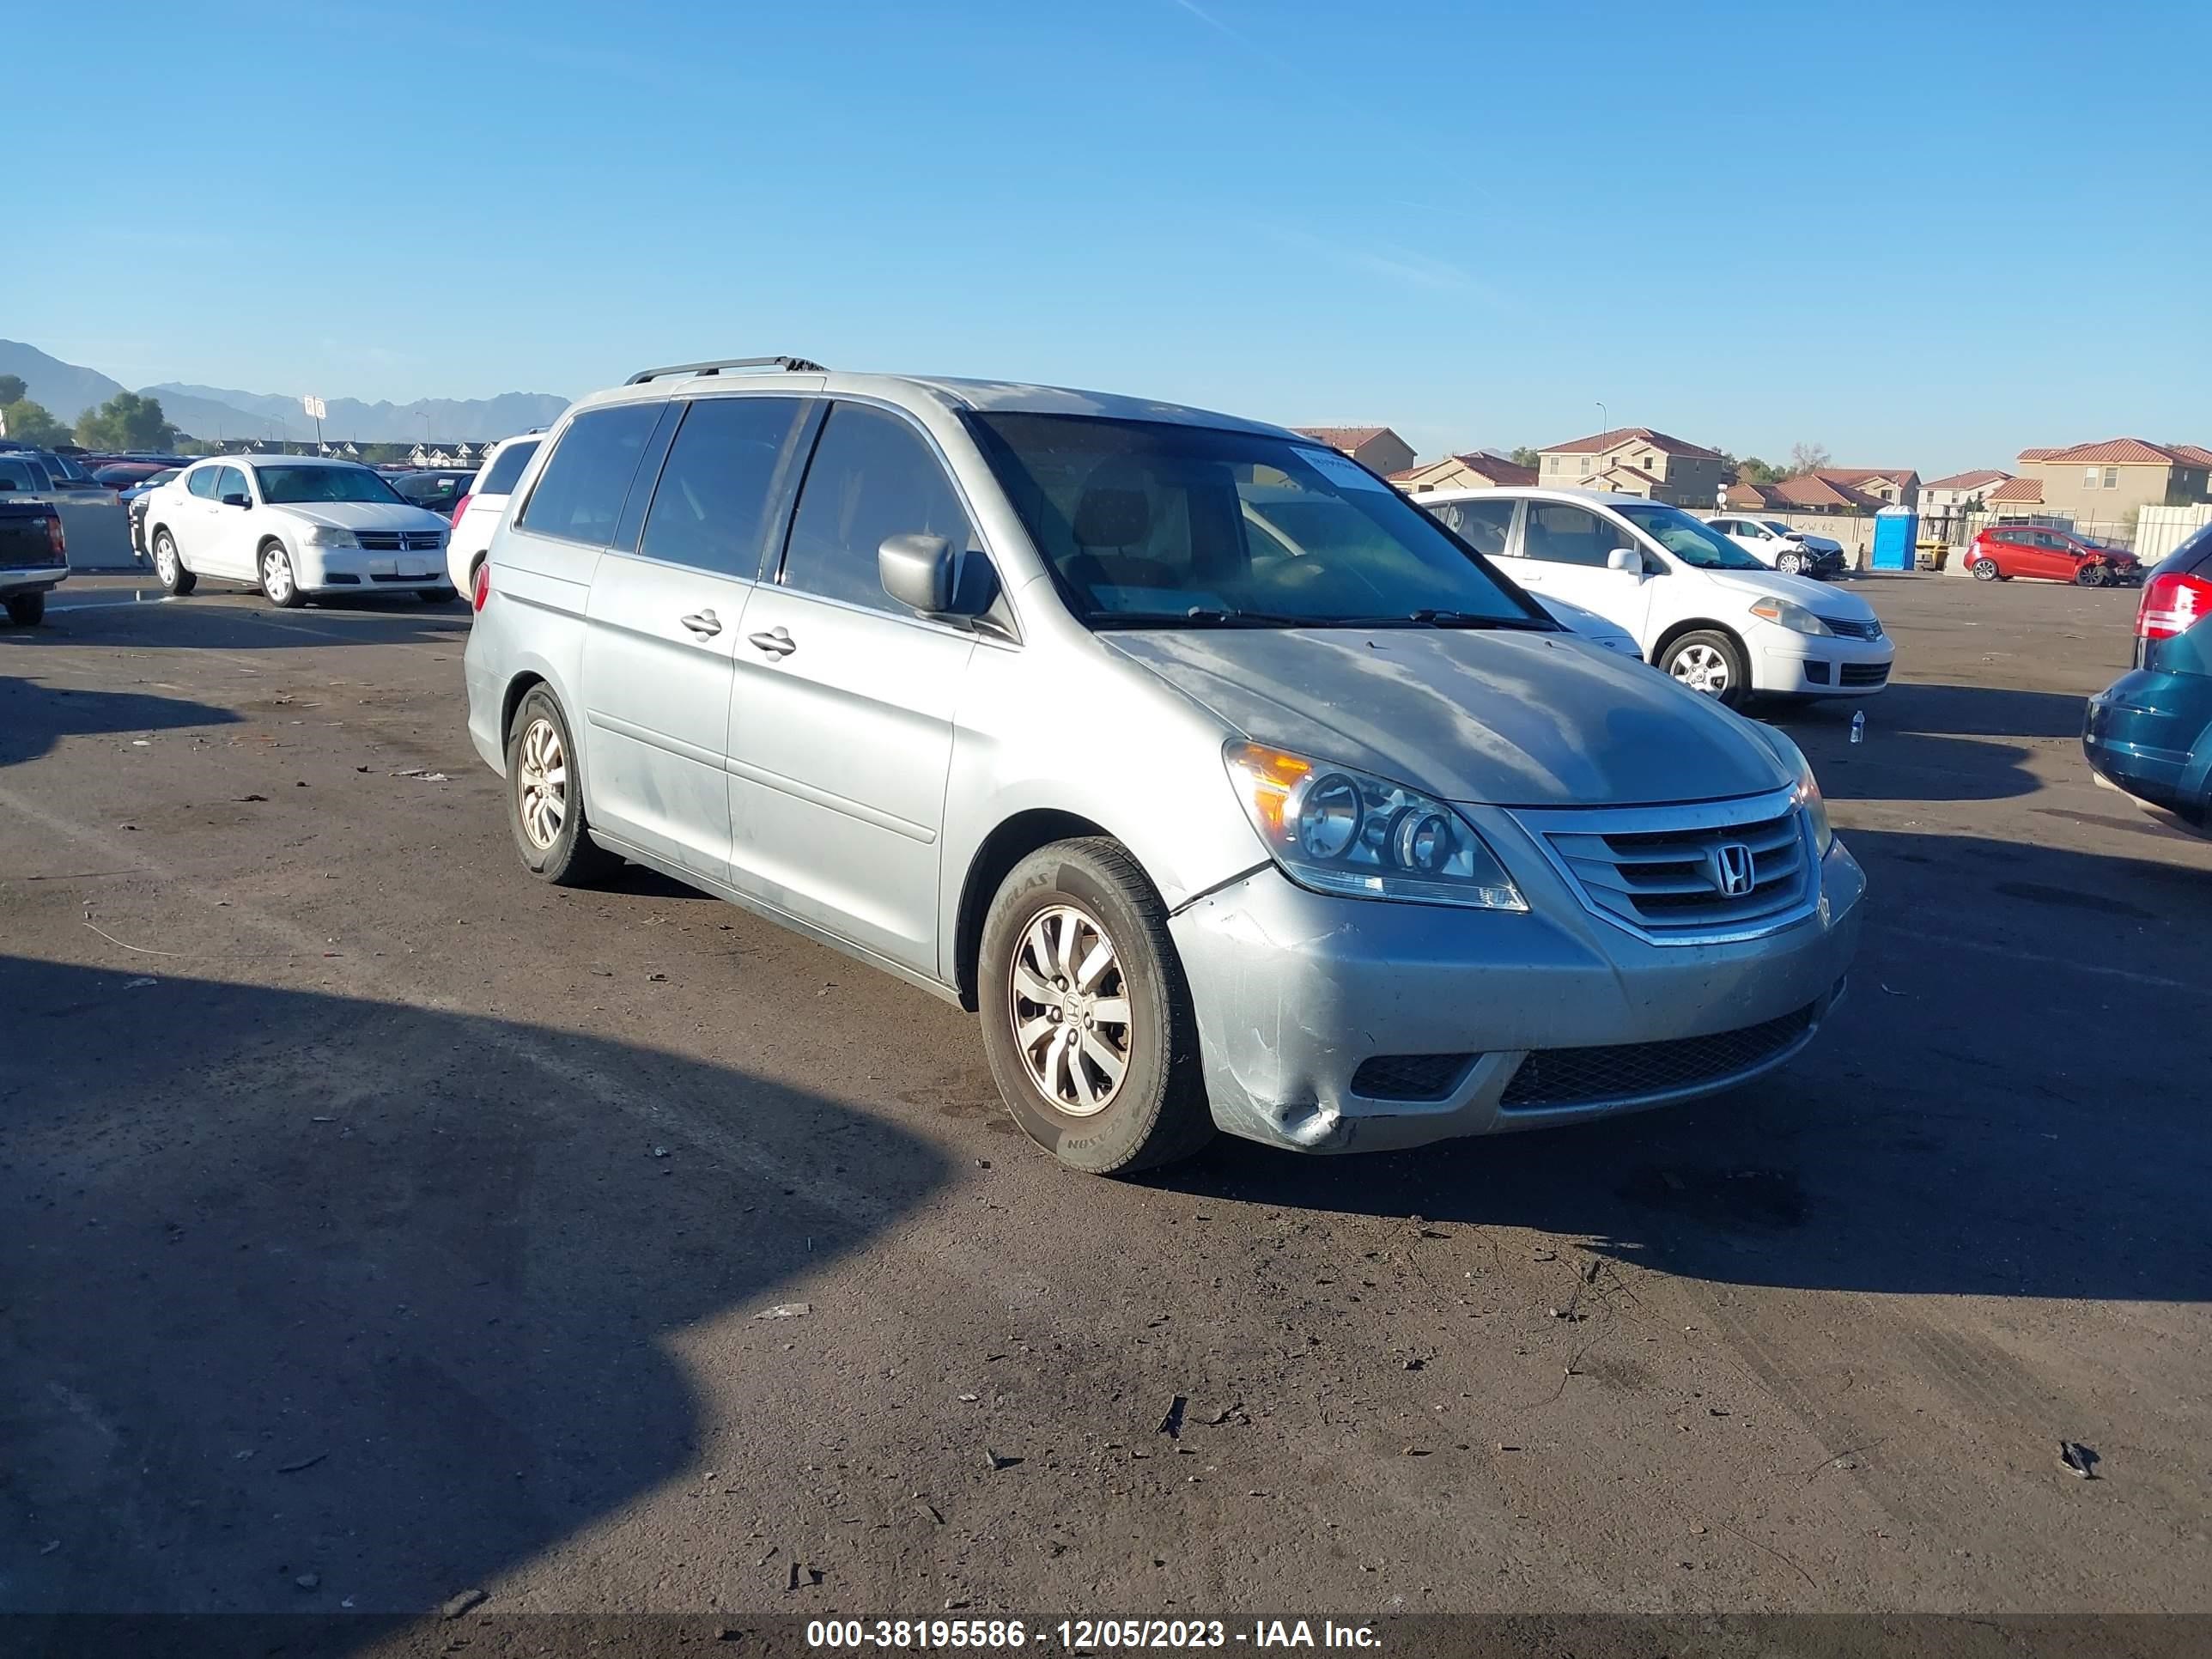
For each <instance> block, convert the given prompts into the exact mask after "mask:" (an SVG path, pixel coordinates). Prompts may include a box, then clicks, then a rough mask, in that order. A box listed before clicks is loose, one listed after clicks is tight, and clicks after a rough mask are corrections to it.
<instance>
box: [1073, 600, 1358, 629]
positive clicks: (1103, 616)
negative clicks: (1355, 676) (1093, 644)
mask: <svg viewBox="0 0 2212 1659" xmlns="http://www.w3.org/2000/svg"><path fill="white" fill-rule="evenodd" d="M1090 621H1091V626H1092V627H1093V628H1327V627H1330V626H1332V625H1333V624H1332V623H1331V621H1330V619H1329V618H1328V617H1291V616H1285V615H1284V614H1283V613H1282V612H1280V611H1223V610H1219V609H1217V608H1215V607H1213V606H1211V605H1193V606H1191V608H1190V609H1189V610H1188V611H1092V612H1091V618H1090Z"/></svg>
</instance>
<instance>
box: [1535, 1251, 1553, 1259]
mask: <svg viewBox="0 0 2212 1659" xmlns="http://www.w3.org/2000/svg"><path fill="white" fill-rule="evenodd" d="M1536 1260H1537V1261H1558V1260H1559V1252H1558V1251H1557V1250H1539V1251H1537V1252H1536Z"/></svg>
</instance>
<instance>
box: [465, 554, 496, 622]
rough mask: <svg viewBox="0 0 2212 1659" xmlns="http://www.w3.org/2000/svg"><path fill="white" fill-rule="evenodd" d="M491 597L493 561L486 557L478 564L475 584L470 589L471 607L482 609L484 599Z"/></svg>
mask: <svg viewBox="0 0 2212 1659" xmlns="http://www.w3.org/2000/svg"><path fill="white" fill-rule="evenodd" d="M490 598H491V561H490V560H489V559H485V560H484V561H483V562H481V563H479V564H478V565H477V579H476V581H475V584H474V585H473V586H471V587H470V589H469V608H470V609H471V610H472V611H481V610H483V608H484V601H485V600H487V599H490Z"/></svg>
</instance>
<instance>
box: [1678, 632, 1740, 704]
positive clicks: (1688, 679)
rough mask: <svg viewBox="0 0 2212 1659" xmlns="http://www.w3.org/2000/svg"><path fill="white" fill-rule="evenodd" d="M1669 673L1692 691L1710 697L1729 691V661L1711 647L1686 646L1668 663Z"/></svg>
mask: <svg viewBox="0 0 2212 1659" xmlns="http://www.w3.org/2000/svg"><path fill="white" fill-rule="evenodd" d="M1667 671H1668V673H1670V674H1672V675H1673V676H1674V678H1676V679H1678V680H1680V681H1681V683H1682V684H1685V685H1686V686H1688V687H1689V688H1690V690H1692V691H1702V692H1704V693H1705V696H1709V697H1717V696H1721V695H1722V694H1723V693H1724V692H1725V691H1727V690H1728V689H1729V665H1728V659H1727V658H1725V657H1723V656H1722V655H1721V653H1719V652H1717V651H1716V650H1715V649H1713V647H1711V646H1710V645H1686V646H1684V647H1682V648H1681V649H1680V650H1679V651H1677V652H1676V653H1674V657H1673V659H1672V660H1670V661H1669V662H1668V665H1667Z"/></svg>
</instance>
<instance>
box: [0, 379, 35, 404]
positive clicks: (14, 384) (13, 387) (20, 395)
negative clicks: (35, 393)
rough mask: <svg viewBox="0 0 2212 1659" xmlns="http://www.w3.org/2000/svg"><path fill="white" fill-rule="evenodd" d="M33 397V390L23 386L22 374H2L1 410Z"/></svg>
mask: <svg viewBox="0 0 2212 1659" xmlns="http://www.w3.org/2000/svg"><path fill="white" fill-rule="evenodd" d="M30 395H31V388H30V387H28V386H25V385H24V384H23V377H22V376H21V375H20V374H0V409H5V408H6V407H7V406H8V405H9V404H20V403H21V402H22V401H23V399H24V398H27V397H29V396H30Z"/></svg>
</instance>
